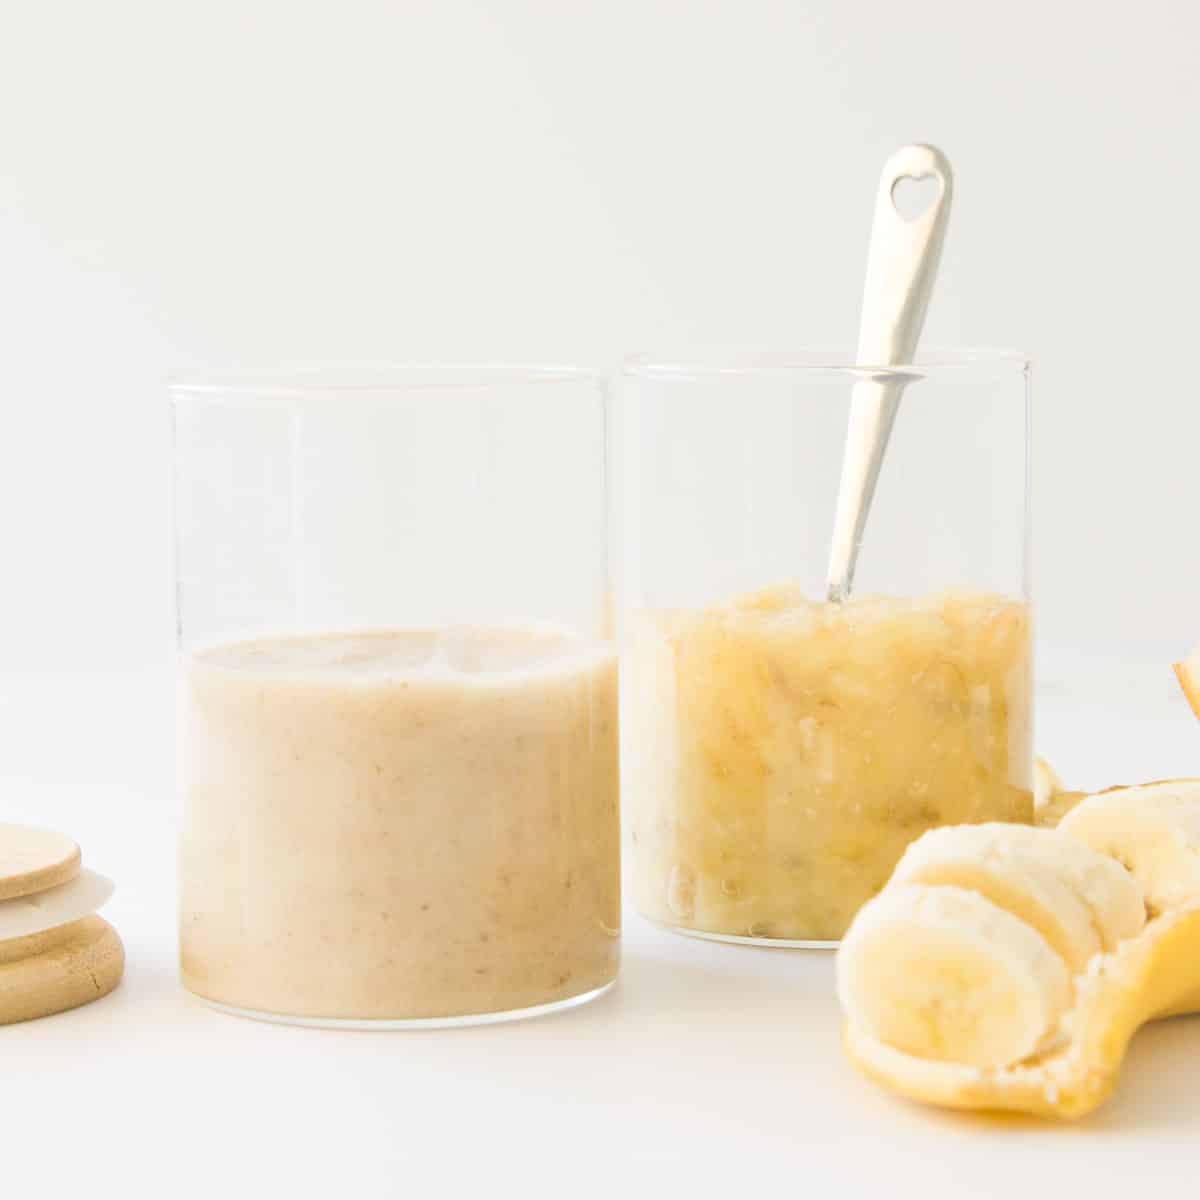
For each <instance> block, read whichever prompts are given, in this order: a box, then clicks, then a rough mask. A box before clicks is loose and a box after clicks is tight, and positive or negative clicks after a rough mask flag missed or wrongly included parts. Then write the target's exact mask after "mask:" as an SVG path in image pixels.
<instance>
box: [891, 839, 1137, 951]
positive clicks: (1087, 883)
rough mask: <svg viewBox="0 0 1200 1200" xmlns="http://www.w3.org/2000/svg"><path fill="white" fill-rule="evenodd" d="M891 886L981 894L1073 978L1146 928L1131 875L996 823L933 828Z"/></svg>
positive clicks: (1070, 843) (1076, 846) (1077, 848)
mask: <svg viewBox="0 0 1200 1200" xmlns="http://www.w3.org/2000/svg"><path fill="white" fill-rule="evenodd" d="M892 880H893V882H895V883H924V884H932V885H950V886H953V887H961V888H967V889H969V890H971V891H975V892H978V893H979V894H980V895H981V896H985V897H986V898H987V899H988V900H990V901H991V902H992V903H993V904H995V905H998V906H999V907H1000V908H1003V909H1004V910H1005V911H1006V912H1010V913H1012V915H1013V916H1014V917H1020V919H1021V920H1023V921H1025V922H1026V924H1028V925H1031V926H1032V927H1033V928H1034V929H1036V930H1037V931H1038V933H1040V934H1041V935H1042V936H1043V937H1044V938H1045V939H1046V941H1047V942H1049V943H1050V945H1051V946H1052V947H1053V948H1054V949H1055V950H1056V951H1057V952H1058V953H1059V954H1060V955H1061V956H1062V958H1063V959H1064V961H1065V962H1066V964H1067V966H1068V967H1069V968H1070V969H1071V971H1072V973H1078V972H1080V971H1082V970H1084V969H1085V968H1086V966H1087V964H1088V962H1089V961H1090V960H1091V959H1092V957H1093V956H1094V955H1096V954H1098V953H1099V952H1100V951H1101V950H1105V949H1112V948H1113V947H1114V946H1116V945H1117V943H1118V942H1120V941H1122V940H1123V939H1125V938H1127V937H1131V936H1132V935H1133V934H1135V933H1137V932H1138V930H1140V929H1141V927H1142V925H1143V924H1145V905H1144V903H1143V900H1142V893H1141V889H1140V888H1139V887H1138V885H1137V884H1136V883H1135V882H1134V880H1133V878H1132V877H1131V876H1130V875H1129V873H1128V872H1127V871H1125V870H1123V869H1122V868H1121V866H1120V865H1118V864H1117V863H1115V862H1113V861H1112V859H1109V858H1105V857H1103V855H1100V854H1097V853H1096V852H1095V851H1093V850H1090V849H1089V848H1088V847H1087V846H1084V845H1081V844H1080V843H1079V842H1077V841H1075V840H1074V839H1072V838H1070V837H1068V836H1067V835H1066V834H1064V833H1059V832H1057V831H1055V830H1051V829H1035V828H1032V827H1030V826H1024V825H1006V824H1000V823H996V822H993V823H988V824H983V825H953V826H949V827H946V828H943V829H934V830H931V831H930V832H929V833H927V834H925V835H924V836H923V837H921V838H919V839H918V840H917V841H915V842H913V843H912V845H911V846H909V848H908V849H907V851H905V853H904V856H903V857H902V858H901V859H900V862H899V864H898V865H897V867H896V870H895V872H894V874H893V875H892Z"/></svg>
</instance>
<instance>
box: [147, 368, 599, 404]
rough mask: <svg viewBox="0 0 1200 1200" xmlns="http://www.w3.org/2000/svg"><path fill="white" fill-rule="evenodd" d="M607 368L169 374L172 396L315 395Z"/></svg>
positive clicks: (543, 378) (546, 379) (459, 385)
mask: <svg viewBox="0 0 1200 1200" xmlns="http://www.w3.org/2000/svg"><path fill="white" fill-rule="evenodd" d="M608 377H609V372H606V371H604V370H603V369H601V368H599V367H585V366H575V365H566V364H563V365H558V364H521V363H498V362H480V363H438V362H431V363H364V364H355V363H347V364H342V365H317V366H299V367H261V368H260V367H246V368H231V369H228V370H224V369H219V368H218V369H214V370H196V371H175V372H172V373H171V374H170V375H168V376H167V380H166V384H167V391H168V392H169V393H170V395H171V397H172V398H176V397H184V396H194V397H204V398H208V399H219V398H221V397H225V398H230V399H232V398H238V397H241V398H247V399H249V398H256V397H257V398H262V397H268V396H275V397H280V398H286V397H289V396H294V397H301V396H317V395H321V394H323V393H324V394H331V393H339V394H341V393H355V394H358V395H364V396H365V395H382V394H386V393H389V392H404V391H417V390H422V391H424V390H429V389H433V388H445V389H455V390H468V389H470V390H478V389H482V388H489V387H506V386H512V385H517V384H570V383H573V384H594V385H597V386H600V387H602V386H603V385H604V383H605V382H606V381H607V379H608Z"/></svg>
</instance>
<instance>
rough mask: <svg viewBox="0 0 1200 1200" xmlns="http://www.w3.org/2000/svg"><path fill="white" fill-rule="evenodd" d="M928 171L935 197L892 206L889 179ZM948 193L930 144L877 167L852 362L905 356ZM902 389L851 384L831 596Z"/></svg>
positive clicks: (847, 564) (842, 587)
mask: <svg viewBox="0 0 1200 1200" xmlns="http://www.w3.org/2000/svg"><path fill="white" fill-rule="evenodd" d="M930 176H932V177H933V178H934V179H936V180H937V183H938V189H937V195H936V196H935V197H934V199H933V201H932V203H930V204H929V206H928V207H927V208H926V209H925V211H924V212H922V213H920V214H919V215H918V216H916V217H914V218H912V219H907V218H906V217H905V216H903V215H902V214H901V213H900V211H899V210H898V209H897V207H896V201H895V189H896V185H897V183H899V182H900V180H902V179H924V178H927V177H930ZM953 191H954V176H953V173H952V172H951V170H950V163H949V162H948V161H947V159H946V156H945V155H944V154H943V153H942V152H941V151H940V150H938V149H936V148H935V147H933V146H924V145H915V146H905V147H903V149H901V150H897V151H896V153H895V154H893V155H892V156H891V158H889V159H888V160H887V162H886V163H885V164H884V167H883V173H882V175H881V176H880V178H879V192H878V194H877V196H876V199H875V220H874V224H873V225H872V227H871V243H870V249H869V250H868V252H867V274H866V281H865V283H864V285H863V305H862V317H861V320H860V323H859V332H858V354H857V361H858V365H859V366H860V367H888V366H894V365H896V364H902V363H908V362H911V361H912V358H913V355H914V353H915V352H916V348H917V340H918V339H919V337H920V335H921V327H922V325H924V323H925V312H926V310H927V309H928V307H929V296H930V293H931V292H932V291H933V281H934V279H935V278H936V276H937V268H938V263H939V261H940V260H941V256H942V244H943V242H944V241H945V237H946V224H947V222H948V220H949V217H950V201H951V198H952V196H953ZM902 391H903V383H901V382H898V381H896V380H888V379H882V380H874V379H864V380H862V381H860V382H859V383H857V384H855V386H854V392H853V395H852V396H851V400H850V423H849V429H848V431H847V435H846V451H845V457H844V459H843V462H842V479H841V484H840V487H839V489H838V501H837V513H836V516H835V518H834V529H833V543H832V547H831V550H830V555H829V576H828V582H829V598H830V599H831V600H835V601H840V600H844V599H845V598H846V597H847V596H848V595H849V594H850V589H851V587H852V585H853V582H854V569H855V566H856V564H857V561H858V550H859V546H860V545H861V543H862V535H863V530H864V528H865V527H866V522H867V514H868V512H869V511H870V508H871V501H872V499H873V498H874V495H875V485H876V483H877V482H878V480H879V469H880V467H881V466H882V464H883V455H884V451H885V450H886V449H887V442H888V437H889V436H890V434H891V432H892V425H893V423H894V422H895V419H896V410H897V408H898V407H899V404H900V395H901V393H902Z"/></svg>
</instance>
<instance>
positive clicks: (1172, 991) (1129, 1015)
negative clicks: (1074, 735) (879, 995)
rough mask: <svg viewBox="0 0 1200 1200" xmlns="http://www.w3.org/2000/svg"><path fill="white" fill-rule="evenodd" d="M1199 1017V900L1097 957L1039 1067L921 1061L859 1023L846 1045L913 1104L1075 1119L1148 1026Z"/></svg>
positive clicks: (1059, 813) (1070, 796)
mask: <svg viewBox="0 0 1200 1200" xmlns="http://www.w3.org/2000/svg"><path fill="white" fill-rule="evenodd" d="M1196 782H1200V781H1196V780H1166V781H1162V782H1161V783H1160V784H1157V785H1143V786H1144V787H1150V788H1153V787H1155V786H1166V785H1175V784H1180V783H1189V784H1191V783H1196ZM1124 790H1128V789H1125V788H1110V789H1108V791H1109V792H1116V791H1124ZM1087 798H1088V794H1087V793H1085V792H1066V791H1055V792H1054V793H1053V794H1052V795H1051V796H1050V797H1049V798H1048V799H1045V800H1043V804H1042V807H1041V808H1040V809H1039V811H1038V813H1037V816H1036V818H1035V823H1036V824H1038V825H1045V826H1050V827H1053V826H1055V825H1057V824H1058V821H1059V820H1060V819H1061V818H1062V817H1063V816H1065V815H1066V813H1067V812H1069V811H1070V810H1071V809H1072V808H1074V807H1075V806H1076V805H1077V804H1079V803H1080V802H1081V801H1082V800H1086V799H1087ZM1196 1013H1200V896H1194V897H1189V898H1188V899H1187V900H1186V901H1185V902H1183V903H1182V904H1179V905H1177V906H1176V907H1174V908H1172V909H1170V910H1168V911H1166V912H1163V913H1161V914H1160V915H1158V916H1154V917H1152V919H1151V920H1149V921H1148V922H1147V924H1146V926H1145V927H1144V929H1143V930H1142V931H1141V933H1139V934H1137V935H1136V936H1134V937H1131V938H1128V939H1126V940H1125V941H1123V942H1122V943H1121V944H1120V945H1119V946H1118V947H1117V948H1116V949H1115V950H1113V951H1111V952H1110V953H1107V954H1099V955H1097V956H1096V957H1095V958H1093V959H1092V961H1091V962H1090V963H1089V964H1088V969H1087V971H1086V972H1085V973H1084V974H1083V975H1081V976H1080V977H1079V978H1077V980H1076V995H1075V1003H1074V1005H1073V1008H1072V1011H1071V1013H1070V1015H1069V1019H1068V1023H1067V1025H1066V1028H1065V1031H1064V1037H1063V1038H1062V1040H1060V1041H1059V1042H1058V1043H1057V1044H1056V1045H1055V1046H1053V1047H1051V1048H1049V1049H1048V1050H1047V1051H1045V1052H1043V1053H1042V1054H1040V1055H1038V1056H1036V1057H1034V1058H1030V1059H1026V1060H1024V1061H1022V1062H1020V1063H1016V1064H1013V1065H1011V1066H1008V1067H1003V1068H996V1069H991V1070H985V1069H981V1068H978V1067H971V1066H965V1065H962V1064H958V1063H947V1062H938V1061H934V1060H932V1059H923V1058H916V1057H914V1056H913V1055H910V1054H906V1053H904V1052H903V1051H901V1050H896V1049H894V1048H893V1047H891V1046H887V1045H885V1044H883V1043H882V1042H880V1041H878V1040H877V1039H875V1038H873V1037H871V1036H870V1035H869V1034H868V1033H865V1032H864V1031H863V1030H861V1029H858V1028H856V1027H855V1026H854V1025H853V1024H852V1023H847V1025H846V1026H845V1027H844V1029H843V1038H842V1040H843V1046H844V1048H845V1052H846V1055H847V1057H848V1058H849V1059H850V1061H851V1062H852V1063H853V1064H854V1065H855V1067H857V1068H858V1070H859V1071H861V1072H862V1073H863V1074H864V1075H866V1076H867V1077H868V1078H870V1079H873V1080H874V1081H875V1082H876V1083H879V1084H881V1085H883V1086H884V1087H886V1088H889V1089H890V1090H892V1091H894V1092H898V1093H900V1094H901V1095H903V1096H907V1097H908V1098H909V1099H912V1100H917V1101H919V1102H921V1103H925V1104H932V1105H937V1106H940V1107H942V1108H951V1109H960V1110H973V1111H984V1112H1015V1113H1025V1114H1028V1115H1031V1116H1038V1117H1051V1118H1057V1119H1061V1120H1076V1119H1078V1118H1080V1117H1084V1116H1086V1115H1087V1114H1088V1113H1090V1112H1093V1111H1095V1110H1096V1109H1097V1108H1099V1107H1100V1106H1101V1105H1102V1104H1104V1102H1105V1101H1106V1100H1108V1099H1109V1098H1110V1097H1111V1096H1112V1094H1113V1092H1114V1091H1115V1089H1116V1086H1117V1081H1118V1078H1119V1076H1120V1072H1121V1065H1122V1063H1123V1062H1124V1059H1125V1054H1126V1052H1127V1051H1128V1049H1129V1045H1130V1042H1132V1040H1133V1037H1134V1035H1135V1034H1136V1033H1137V1031H1138V1030H1139V1029H1140V1028H1141V1027H1142V1026H1143V1025H1146V1024H1148V1023H1149V1022H1150V1021H1156V1020H1161V1019H1164V1018H1167V1017H1178V1016H1187V1015H1192V1014H1196Z"/></svg>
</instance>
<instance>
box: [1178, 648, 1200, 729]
mask: <svg viewBox="0 0 1200 1200" xmlns="http://www.w3.org/2000/svg"><path fill="white" fill-rule="evenodd" d="M1175 677H1176V678H1177V679H1178V680H1179V686H1180V687H1181V688H1183V694H1184V695H1185V696H1186V697H1187V698H1188V703H1189V704H1190V705H1191V706H1192V711H1193V712H1194V713H1195V714H1196V716H1198V717H1200V646H1198V647H1197V648H1196V651H1195V653H1194V654H1193V655H1192V657H1191V658H1189V659H1187V660H1186V661H1185V662H1181V663H1176V664H1175Z"/></svg>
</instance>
